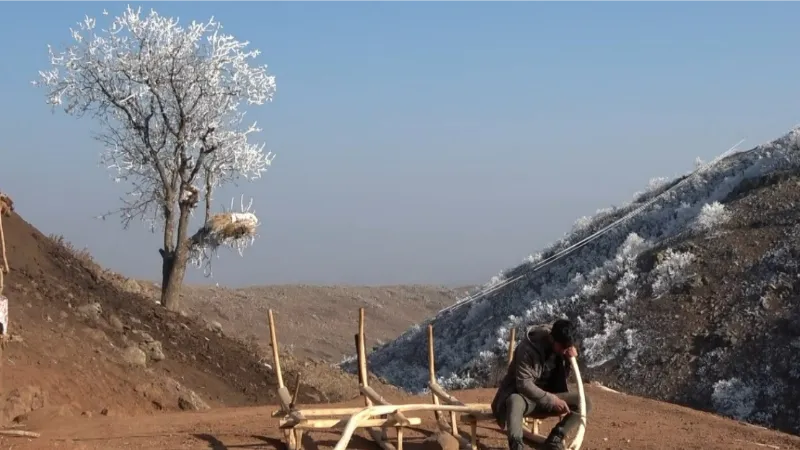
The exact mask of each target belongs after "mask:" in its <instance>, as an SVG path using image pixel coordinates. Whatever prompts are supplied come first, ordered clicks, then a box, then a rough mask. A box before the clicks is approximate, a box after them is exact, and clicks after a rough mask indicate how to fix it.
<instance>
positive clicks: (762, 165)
mask: <svg viewBox="0 0 800 450" xmlns="http://www.w3.org/2000/svg"><path fill="white" fill-rule="evenodd" d="M799 138H800V129H795V130H792V131H790V132H789V133H787V134H786V135H784V136H782V137H781V138H779V139H776V140H775V141H772V142H769V143H767V144H764V145H760V146H758V147H755V148H753V149H751V150H748V151H746V152H740V153H737V154H734V155H732V156H728V157H726V158H724V159H722V160H721V161H718V162H716V163H714V164H713V165H711V166H710V167H705V168H703V169H701V170H698V171H696V172H694V173H692V174H689V175H687V176H685V177H681V178H679V179H676V180H672V181H669V182H662V183H656V184H655V185H654V186H652V189H650V190H649V191H648V192H645V193H644V194H641V195H637V196H636V197H635V199H634V201H633V202H632V203H630V204H628V205H625V206H623V207H621V208H611V209H607V210H604V211H600V212H599V213H598V214H597V215H596V216H595V217H593V218H591V219H588V218H582V219H580V220H579V221H578V222H576V225H575V227H574V228H573V230H572V231H571V232H570V233H568V234H567V235H566V236H565V237H564V238H563V239H562V240H560V241H558V242H556V243H555V244H553V245H551V246H549V247H548V248H546V249H544V250H543V251H542V252H541V253H540V254H537V255H533V256H531V257H529V258H528V259H527V260H526V261H525V262H523V263H522V264H521V265H519V266H517V267H514V268H512V269H510V270H508V271H506V272H505V273H502V274H501V275H500V276H499V277H495V278H493V279H492V281H491V282H490V283H487V285H485V286H484V287H483V288H484V289H489V288H492V286H494V287H495V288H496V290H494V291H491V292H489V293H488V294H487V295H483V296H481V295H478V296H475V297H474V299H473V300H471V301H465V302H463V303H462V304H461V305H460V306H459V307H455V308H450V309H447V310H443V311H441V312H440V313H439V314H438V315H436V316H435V317H431V318H430V319H428V320H427V321H425V322H424V323H421V324H418V325H415V326H413V327H411V328H410V329H408V330H407V331H406V332H405V333H404V334H403V335H401V336H400V337H399V338H398V339H396V340H394V341H392V342H390V343H387V344H386V345H383V346H381V347H379V348H377V349H376V350H375V351H374V352H373V353H372V354H371V355H370V356H369V359H370V361H369V362H370V367H371V368H372V369H373V370H374V372H375V373H376V374H378V375H379V376H381V377H384V378H385V379H387V380H388V381H389V382H391V383H393V384H396V385H398V386H401V387H403V388H405V389H408V390H411V391H418V390H422V389H424V387H425V382H426V379H427V372H426V371H427V360H426V356H425V349H426V345H427V344H426V333H425V332H424V328H425V326H426V325H427V323H430V322H432V323H433V325H434V330H435V338H436V353H437V373H438V375H439V376H440V378H441V382H442V383H443V384H446V385H448V386H451V387H458V386H461V387H465V386H481V385H483V386H485V385H487V384H492V382H493V381H494V377H495V376H496V374H495V373H493V372H494V369H493V366H494V364H495V362H496V361H497V360H498V358H505V352H506V345H507V336H508V333H509V329H510V328H512V327H515V328H517V329H518V331H517V332H518V334H517V335H518V336H520V332H521V330H522V329H523V328H524V327H525V326H526V325H527V324H529V323H537V322H546V321H550V320H553V319H555V318H557V317H560V316H567V317H570V318H572V319H574V320H576V321H578V323H579V324H580V325H581V329H582V334H583V340H582V344H581V348H580V352H581V365H582V366H583V367H582V368H583V371H584V378H585V379H598V380H600V381H602V382H604V383H605V384H608V385H611V386H612V387H615V388H617V389H621V390H624V391H626V392H630V393H634V394H637V395H642V396H646V397H651V398H656V399H661V400H667V401H673V402H678V403H683V404H687V405H689V406H692V407H695V408H700V409H709V410H713V411H716V412H718V413H721V414H724V415H728V416H732V417H735V418H738V419H741V420H746V421H750V422H754V423H759V424H764V425H768V426H773V427H777V428H780V429H783V430H789V431H792V432H798V431H800V410H799V409H798V408H797V405H798V404H800V391H798V390H796V389H792V388H791V386H792V385H797V384H798V383H800V357H798V356H797V350H798V349H800V297H799V295H800V266H798V262H797V256H798V255H800V211H798V208H797V205H800V146H798V139H799ZM649 201H653V203H652V204H649V205H647V206H646V207H645V208H644V209H643V210H642V211H640V212H639V213H638V214H636V215H635V216H633V217H631V218H629V219H628V220H626V221H624V222H622V223H621V224H618V225H616V226H614V227H612V228H611V229H610V230H608V231H606V232H604V233H602V234H600V235H599V237H597V238H596V239H594V240H591V241H590V242H588V243H586V244H585V245H583V246H580V247H578V248H577V249H575V250H574V251H572V252H570V253H568V254H567V255H566V256H564V257H563V258H560V259H558V260H556V261H554V262H552V263H551V264H549V265H545V266H544V267H542V266H541V264H538V263H540V262H541V261H543V260H547V258H549V257H551V256H552V255H554V254H558V252H560V251H561V250H563V249H566V248H568V247H571V246H572V245H574V244H576V243H579V242H581V241H582V240H584V239H586V238H587V237H589V236H591V235H593V234H594V233H596V232H598V231H599V230H602V229H603V228H604V227H606V226H608V225H610V224H612V223H613V222H615V221H616V220H617V219H620V218H622V217H624V216H625V215H626V214H628V213H630V212H631V211H634V210H636V209H637V208H640V207H641V206H643V205H645V204H647V202H649ZM512 280H513V282H512ZM504 282H508V284H506V285H503V283H504ZM345 367H348V366H347V365H345ZM348 368H349V367H348Z"/></svg>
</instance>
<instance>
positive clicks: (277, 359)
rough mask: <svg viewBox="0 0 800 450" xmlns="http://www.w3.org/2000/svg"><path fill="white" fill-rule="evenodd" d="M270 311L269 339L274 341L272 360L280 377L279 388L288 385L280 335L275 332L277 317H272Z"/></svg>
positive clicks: (270, 311)
mask: <svg viewBox="0 0 800 450" xmlns="http://www.w3.org/2000/svg"><path fill="white" fill-rule="evenodd" d="M268 313H269V341H270V342H271V343H272V362H273V363H274V364H275V375H276V376H277V377H278V388H282V387H286V386H284V385H283V372H281V357H280V356H279V355H278V336H277V335H276V333H275V319H274V318H273V317H272V309H270V310H269V311H268Z"/></svg>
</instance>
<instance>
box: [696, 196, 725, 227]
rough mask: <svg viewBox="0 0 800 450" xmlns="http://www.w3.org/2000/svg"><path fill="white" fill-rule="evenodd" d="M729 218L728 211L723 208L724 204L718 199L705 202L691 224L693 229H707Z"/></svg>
mask: <svg viewBox="0 0 800 450" xmlns="http://www.w3.org/2000/svg"><path fill="white" fill-rule="evenodd" d="M730 218H731V213H730V211H728V210H726V209H725V205H723V204H722V203H720V202H718V201H714V202H712V203H706V204H705V205H703V208H702V209H700V213H699V214H698V215H697V219H695V222H694V224H693V228H694V229H695V230H701V231H708V230H711V229H713V228H715V227H717V226H718V225H721V224H723V223H725V222H727V221H728V220H730Z"/></svg>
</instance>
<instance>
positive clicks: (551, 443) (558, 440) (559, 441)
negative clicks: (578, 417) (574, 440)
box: [543, 432, 565, 450]
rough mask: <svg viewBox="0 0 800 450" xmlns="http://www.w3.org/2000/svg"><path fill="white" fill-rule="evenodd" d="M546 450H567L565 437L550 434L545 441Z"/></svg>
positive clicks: (559, 434) (554, 433)
mask: <svg viewBox="0 0 800 450" xmlns="http://www.w3.org/2000/svg"><path fill="white" fill-rule="evenodd" d="M543 448H544V450H565V447H564V435H563V434H561V433H556V432H553V433H550V436H547V439H546V440H545V441H544V447H543Z"/></svg>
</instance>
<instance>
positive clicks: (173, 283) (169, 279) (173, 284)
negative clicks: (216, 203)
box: [159, 204, 191, 311]
mask: <svg viewBox="0 0 800 450" xmlns="http://www.w3.org/2000/svg"><path fill="white" fill-rule="evenodd" d="M190 212H191V206H189V205H187V204H181V205H180V217H179V218H178V237H177V242H176V243H175V250H173V251H168V250H164V249H161V250H159V253H160V254H161V259H162V264H161V305H162V306H164V307H165V308H167V309H168V310H170V311H177V310H178V309H179V308H180V290H181V286H182V285H183V278H184V276H185V275H186V264H187V263H188V261H189V242H188V239H187V237H186V234H187V230H188V228H189V213H190Z"/></svg>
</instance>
